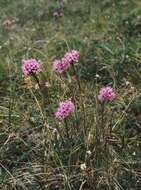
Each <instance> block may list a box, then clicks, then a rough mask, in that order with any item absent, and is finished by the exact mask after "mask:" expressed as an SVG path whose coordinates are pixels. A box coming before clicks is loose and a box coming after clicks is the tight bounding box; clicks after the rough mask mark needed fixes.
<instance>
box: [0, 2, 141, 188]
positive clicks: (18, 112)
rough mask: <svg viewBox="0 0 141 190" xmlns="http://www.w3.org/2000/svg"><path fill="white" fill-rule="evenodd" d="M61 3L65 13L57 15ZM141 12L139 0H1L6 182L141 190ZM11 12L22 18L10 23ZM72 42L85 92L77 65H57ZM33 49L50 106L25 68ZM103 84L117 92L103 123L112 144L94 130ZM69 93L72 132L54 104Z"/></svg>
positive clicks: (0, 122) (1, 164) (0, 115)
mask: <svg viewBox="0 0 141 190" xmlns="http://www.w3.org/2000/svg"><path fill="white" fill-rule="evenodd" d="M58 9H60V10H61V11H62V13H63V16H62V17H60V18H55V17H54V16H53V12H54V11H55V10H58ZM140 12H141V2H140V0H130V1H129V0H118V1H114V0H102V1H99V0H66V1H65V3H64V6H63V7H61V5H60V3H59V0H58V1H57V0H30V1H28V0H0V189H2V190H18V189H20V190H22V189H25V190H26V189H27V190H93V189H101V190H112V189H113V190H116V189H121V190H122V189H124V190H126V189H127V190H132V189H135V190H139V189H141V170H140V166H141V163H140V157H141V151H140V149H141V41H140V38H141V24H140V22H141V16H140ZM6 20H10V21H11V20H14V23H13V24H11V25H10V26H9V27H7V26H6V24H4V22H5V21H6ZM70 49H77V50H79V51H80V61H79V64H78V65H77V67H76V69H77V75H78V76H79V78H80V81H81V85H82V92H81V93H80V91H79V89H78V87H77V82H76V81H75V80H74V79H73V71H72V70H71V71H70V72H69V75H68V76H67V77H64V78H63V77H62V78H60V77H58V76H57V75H56V74H55V73H54V72H52V62H53V60H54V59H55V58H61V57H62V56H63V55H64V53H65V52H66V51H68V50H70ZM31 57H34V58H36V59H37V60H40V62H41V63H42V64H43V73H44V75H45V78H46V81H48V82H49V83H50V87H49V88H48V89H46V92H47V91H48V92H49V99H48V97H45V99H47V103H46V104H44V105H43V107H44V108H43V110H42V113H41V109H42V107H40V106H41V105H42V95H41V93H40V91H39V90H38V89H35V81H34V80H33V79H32V80H30V81H27V83H26V82H25V80H24V77H23V76H22V71H21V65H22V60H23V59H26V58H31ZM97 76H98V77H97ZM40 80H43V78H42V76H40ZM30 83H31V86H32V87H30ZM104 85H111V86H113V87H114V89H115V90H116V93H117V98H116V100H115V101H114V102H113V103H112V104H109V105H107V107H106V114H105V116H104V120H105V124H104V126H105V129H107V128H108V127H109V126H112V128H113V129H112V135H111V136H110V139H109V141H108V146H107V148H105V147H103V146H104V145H103V142H101V140H100V138H99V139H97V132H96V128H97V127H98V128H100V126H99V125H100V121H101V113H100V111H99V106H100V105H99V104H98V101H97V98H96V97H97V94H98V90H99V89H100V88H101V87H102V86H104ZM45 96H47V93H46V94H45ZM71 97H73V98H74V99H75V101H76V104H77V111H76V113H75V114H74V115H72V116H71V117H70V118H69V120H68V126H69V132H70V134H71V135H72V139H71V140H70V139H67V138H66V134H65V128H64V127H65V126H64V123H63V122H58V120H56V119H55V118H54V115H53V113H54V112H55V111H56V108H57V106H58V103H59V101H60V100H64V99H68V98H71ZM48 101H50V104H49V103H48ZM82 104H84V106H85V112H86V125H85V127H86V136H85V137H84V136H83V132H82V130H83V128H84V115H83V105H82ZM50 112H51V113H50ZM43 117H44V119H45V120H47V123H48V124H49V126H50V129H49V130H47V131H46V130H45V129H44V128H45V127H44V126H45V123H44V119H43ZM54 129H56V131H57V132H56V131H55V130H54ZM105 129H103V130H104V131H105ZM58 130H60V131H61V134H62V137H61V136H60V133H59V131H58ZM58 133H59V134H58ZM100 133H101V131H100ZM106 133H107V132H106V131H105V136H106V135H107V134H106ZM98 135H99V134H98ZM98 137H99V136H98ZM106 137H107V136H106ZM98 140H99V141H98ZM63 141H64V142H63ZM63 143H64V144H63ZM99 144H100V146H99ZM89 150H90V151H91V152H92V154H91V155H88V153H87V151H89ZM45 152H47V155H45ZM83 163H85V164H86V166H87V167H86V169H84V170H82V169H81V167H80V166H81V164H83Z"/></svg>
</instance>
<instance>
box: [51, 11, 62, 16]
mask: <svg viewBox="0 0 141 190" xmlns="http://www.w3.org/2000/svg"><path fill="white" fill-rule="evenodd" d="M53 16H54V17H56V18H58V17H62V16H63V14H62V13H61V12H59V11H54V12H53Z"/></svg>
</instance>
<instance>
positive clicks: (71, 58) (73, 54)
mask: <svg viewBox="0 0 141 190" xmlns="http://www.w3.org/2000/svg"><path fill="white" fill-rule="evenodd" d="M64 58H65V59H66V60H67V61H68V62H69V63H70V64H72V63H74V62H78V60H79V58H80V53H79V52H78V51H77V50H72V51H70V52H67V53H65V55H64Z"/></svg>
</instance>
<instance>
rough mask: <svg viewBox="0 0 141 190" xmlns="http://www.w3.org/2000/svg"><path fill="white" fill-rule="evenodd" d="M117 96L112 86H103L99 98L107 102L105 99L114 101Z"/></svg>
mask: <svg viewBox="0 0 141 190" xmlns="http://www.w3.org/2000/svg"><path fill="white" fill-rule="evenodd" d="M115 97H116V94H115V92H114V90H113V88H111V87H110V86H107V87H103V88H101V89H100V91H99V95H98V99H99V101H100V102H105V101H110V102H111V101H113V100H114V99H115Z"/></svg>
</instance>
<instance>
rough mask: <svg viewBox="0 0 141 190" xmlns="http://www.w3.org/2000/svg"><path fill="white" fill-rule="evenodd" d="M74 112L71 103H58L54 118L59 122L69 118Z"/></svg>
mask: <svg viewBox="0 0 141 190" xmlns="http://www.w3.org/2000/svg"><path fill="white" fill-rule="evenodd" d="M74 111H75V106H74V104H73V102H72V101H70V100H66V101H64V102H60V104H59V107H58V110H57V112H56V113H55V116H56V118H57V119H59V120H63V119H65V118H66V117H68V116H69V114H70V113H72V112H74Z"/></svg>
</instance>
